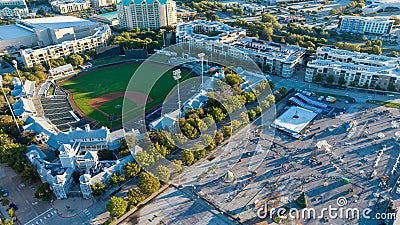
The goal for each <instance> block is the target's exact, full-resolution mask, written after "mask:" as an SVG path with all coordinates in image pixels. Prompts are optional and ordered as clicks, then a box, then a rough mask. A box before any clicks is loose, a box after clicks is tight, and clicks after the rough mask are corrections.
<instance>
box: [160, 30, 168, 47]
mask: <svg viewBox="0 0 400 225" xmlns="http://www.w3.org/2000/svg"><path fill="white" fill-rule="evenodd" d="M160 31H161V32H162V37H163V48H165V31H167V30H166V29H160Z"/></svg>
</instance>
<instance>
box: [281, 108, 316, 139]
mask: <svg viewBox="0 0 400 225" xmlns="http://www.w3.org/2000/svg"><path fill="white" fill-rule="evenodd" d="M315 116H317V113H315V112H313V111H311V110H308V109H304V108H301V107H297V106H292V107H290V108H289V109H288V110H286V112H284V113H283V114H282V115H281V116H279V117H278V118H277V119H276V120H275V121H274V123H273V126H275V127H276V128H278V129H280V130H283V131H285V132H288V133H291V134H299V133H300V132H301V131H302V130H303V129H304V128H305V127H306V126H307V125H308V123H310V122H311V120H313V119H314V117H315Z"/></svg>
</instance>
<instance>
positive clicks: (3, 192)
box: [0, 189, 8, 198]
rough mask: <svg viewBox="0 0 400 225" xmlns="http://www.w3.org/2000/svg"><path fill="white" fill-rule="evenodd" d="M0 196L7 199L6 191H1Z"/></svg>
mask: <svg viewBox="0 0 400 225" xmlns="http://www.w3.org/2000/svg"><path fill="white" fill-rule="evenodd" d="M0 192H1V196H2V197H3V198H5V197H7V196H8V191H7V190H6V189H1V191H0Z"/></svg>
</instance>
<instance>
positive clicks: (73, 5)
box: [50, 0, 90, 14]
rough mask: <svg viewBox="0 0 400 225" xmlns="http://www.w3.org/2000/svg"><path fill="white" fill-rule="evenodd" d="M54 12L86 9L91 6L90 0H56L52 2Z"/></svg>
mask: <svg viewBox="0 0 400 225" xmlns="http://www.w3.org/2000/svg"><path fill="white" fill-rule="evenodd" d="M50 5H51V8H52V9H53V11H54V12H58V13H60V14H66V13H72V12H80V11H85V10H87V9H89V8H90V1H88V0H56V1H53V2H51V3H50Z"/></svg>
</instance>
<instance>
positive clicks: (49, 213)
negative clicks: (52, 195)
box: [25, 208, 57, 225]
mask: <svg viewBox="0 0 400 225" xmlns="http://www.w3.org/2000/svg"><path fill="white" fill-rule="evenodd" d="M53 216H57V211H56V210H54V209H53V208H50V209H48V210H46V211H45V212H43V213H42V214H40V215H38V216H37V217H35V218H33V219H32V220H30V221H29V222H27V223H25V225H40V224H46V220H47V219H50V218H51V217H53Z"/></svg>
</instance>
